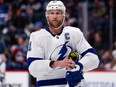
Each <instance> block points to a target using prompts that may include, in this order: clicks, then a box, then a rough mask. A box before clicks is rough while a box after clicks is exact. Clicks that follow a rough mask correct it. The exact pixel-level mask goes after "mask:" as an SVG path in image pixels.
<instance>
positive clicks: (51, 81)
mask: <svg viewBox="0 0 116 87" xmlns="http://www.w3.org/2000/svg"><path fill="white" fill-rule="evenodd" d="M66 84H67V81H66V78H59V79H49V80H40V81H37V83H36V87H40V86H50V85H66Z"/></svg>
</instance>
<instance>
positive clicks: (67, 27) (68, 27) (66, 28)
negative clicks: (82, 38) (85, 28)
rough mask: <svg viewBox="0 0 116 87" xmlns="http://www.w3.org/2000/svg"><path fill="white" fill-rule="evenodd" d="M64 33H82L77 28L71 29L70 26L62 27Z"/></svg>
mask: <svg viewBox="0 0 116 87" xmlns="http://www.w3.org/2000/svg"><path fill="white" fill-rule="evenodd" d="M64 30H65V31H68V32H71V33H82V32H81V30H80V29H79V28H77V27H72V26H66V27H64Z"/></svg>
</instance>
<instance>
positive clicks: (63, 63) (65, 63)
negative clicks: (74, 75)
mask: <svg viewBox="0 0 116 87" xmlns="http://www.w3.org/2000/svg"><path fill="white" fill-rule="evenodd" d="M75 65H76V64H75V62H74V61H73V60H70V59H64V60H59V61H55V62H54V64H53V65H52V68H66V69H69V70H71V69H73V68H75Z"/></svg>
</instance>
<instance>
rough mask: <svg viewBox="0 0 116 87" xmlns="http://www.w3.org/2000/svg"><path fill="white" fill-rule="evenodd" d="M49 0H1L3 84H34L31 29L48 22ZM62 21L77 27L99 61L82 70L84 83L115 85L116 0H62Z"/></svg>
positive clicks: (93, 86)
mask: <svg viewBox="0 0 116 87" xmlns="http://www.w3.org/2000/svg"><path fill="white" fill-rule="evenodd" d="M48 1H50V0H0V55H4V56H5V59H6V72H5V74H6V75H5V78H6V87H11V86H12V87H35V86H34V85H35V82H36V81H35V79H34V78H33V77H32V76H31V75H30V74H29V73H28V70H27V68H28V65H27V62H26V53H27V44H28V40H29V36H30V33H31V32H33V31H37V30H39V29H41V28H44V27H46V26H47V23H46V19H45V6H46V4H47V3H48ZM62 1H63V2H64V4H65V5H66V8H67V10H66V11H67V13H66V21H65V25H69V26H70V25H71V26H74V27H79V28H80V29H81V30H82V31H83V33H84V36H85V37H86V39H87V41H88V42H89V43H90V44H91V45H92V46H93V47H94V48H95V49H96V50H97V53H98V56H99V59H100V65H99V67H98V68H97V69H95V70H94V71H90V72H85V73H84V76H85V80H86V82H87V87H116V80H115V78H116V5H115V4H116V0H62Z"/></svg>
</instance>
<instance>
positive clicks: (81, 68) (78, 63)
mask: <svg viewBox="0 0 116 87" xmlns="http://www.w3.org/2000/svg"><path fill="white" fill-rule="evenodd" d="M76 64H77V65H79V67H80V69H79V71H82V70H83V64H82V63H80V62H76Z"/></svg>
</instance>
